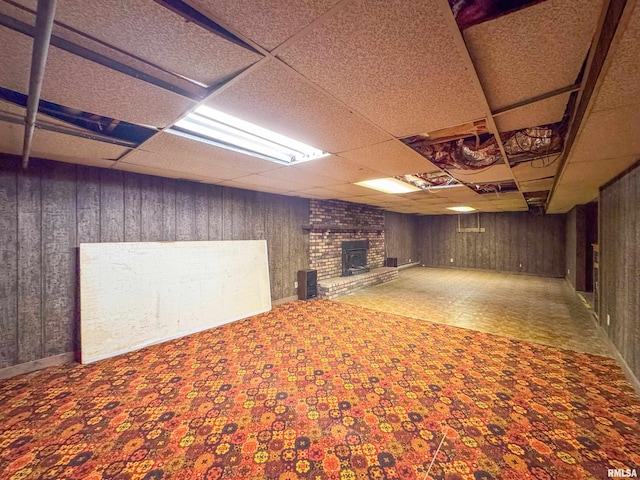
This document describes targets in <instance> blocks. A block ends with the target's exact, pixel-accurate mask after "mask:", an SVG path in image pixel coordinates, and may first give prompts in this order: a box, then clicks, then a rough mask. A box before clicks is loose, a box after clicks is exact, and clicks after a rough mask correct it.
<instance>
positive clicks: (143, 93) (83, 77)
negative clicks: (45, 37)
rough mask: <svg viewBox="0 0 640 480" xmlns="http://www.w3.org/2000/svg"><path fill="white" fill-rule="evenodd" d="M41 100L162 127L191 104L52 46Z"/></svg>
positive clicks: (170, 93)
mask: <svg viewBox="0 0 640 480" xmlns="http://www.w3.org/2000/svg"><path fill="white" fill-rule="evenodd" d="M42 99H43V100H47V101H50V102H54V103H58V104H60V105H64V106H67V107H70V108H75V109H78V110H83V111H85V112H90V113H95V114H97V115H103V116H106V117H111V118H115V119H117V120H125V121H127V122H131V123H138V124H141V125H150V126H154V127H165V126H167V125H169V124H170V123H172V122H173V121H175V120H177V119H178V117H179V116H180V115H181V114H182V113H183V112H185V111H186V110H187V109H189V108H190V107H192V106H193V105H194V102H192V101H191V100H188V99H186V98H184V97H181V96H179V95H176V94H175V93H172V92H169V91H167V90H164V89H161V88H159V87H156V86H154V85H151V84H149V83H145V82H143V81H141V80H137V79H135V78H133V77H130V76H128V75H124V74H122V73H119V72H116V71H115V70H111V69H109V68H107V67H104V66H102V65H99V64H97V63H94V62H91V61H89V60H85V59H84V58H81V57H78V56H76V55H73V54H71V53H68V52H65V51H64V50H60V49H58V48H56V47H51V48H50V49H49V57H48V59H47V67H46V70H45V77H44V82H43V85H42Z"/></svg>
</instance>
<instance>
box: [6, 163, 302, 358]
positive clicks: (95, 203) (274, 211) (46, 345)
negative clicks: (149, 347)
mask: <svg viewBox="0 0 640 480" xmlns="http://www.w3.org/2000/svg"><path fill="white" fill-rule="evenodd" d="M5 158H8V159H9V161H6V160H5ZM0 165H1V167H0V268H2V272H1V274H0V295H1V296H0V329H1V331H2V335H1V336H0V368H3V367H7V366H13V365H17V364H19V363H22V362H27V361H31V360H37V359H40V358H44V357H48V356H51V355H57V354H59V353H64V352H69V351H71V350H72V349H73V346H74V343H73V342H74V340H75V338H74V325H75V321H76V315H75V313H76V302H77V299H76V292H77V271H76V247H77V245H78V244H79V243H80V242H99V241H110V242H113V241H162V240H175V239H176V238H177V237H180V238H183V239H186V240H197V239H200V240H206V239H211V240H222V239H223V238H225V239H241V238H242V239H266V240H267V246H268V249H269V265H270V281H271V286H272V288H271V295H272V298H273V299H274V300H277V299H280V298H285V297H288V296H292V295H294V294H295V289H294V286H293V282H294V281H295V280H296V278H295V276H296V272H297V271H298V270H301V269H305V268H308V248H309V244H308V236H307V235H305V234H304V233H303V230H302V226H303V225H305V224H308V223H309V201H308V200H306V199H299V198H293V197H285V196H278V195H271V194H266V193H257V192H248V191H244V190H237V189H231V188H226V187H219V186H211V185H202V184H197V183H188V182H182V181H177V180H173V179H162V178H158V177H151V176H146V175H137V174H130V173H123V172H118V171H110V170H101V169H96V168H92V167H83V166H73V165H68V164H63V163H56V162H48V161H39V160H37V159H36V160H33V161H32V163H31V165H30V168H29V170H28V171H27V172H22V171H21V169H20V164H19V159H18V158H17V157H7V156H2V163H0ZM18 186H19V187H20V188H19V189H18V188H17V187H18Z"/></svg>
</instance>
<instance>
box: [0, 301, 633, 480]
mask: <svg viewBox="0 0 640 480" xmlns="http://www.w3.org/2000/svg"><path fill="white" fill-rule="evenodd" d="M639 418H640V398H638V397H637V396H635V394H634V393H633V392H632V390H631V387H630V386H629V384H628V383H627V382H626V380H625V379H624V377H623V375H622V372H621V370H620V368H619V367H618V366H617V365H616V363H615V362H614V361H613V360H611V359H607V358H602V357H597V356H592V355H587V354H578V353H574V352H570V351H565V350H560V349H555V348H551V347H546V346H543V345H537V344H533V343H527V342H520V341H515V340H510V339H507V338H503V337H498V336H493V335H488V334H483V333H476V332H473V331H470V330H465V329H460V328H456V327H451V326H446V325H439V324H432V323H429V322H425V321H423V320H416V319H411V318H405V317H400V316H397V315H392V314H388V313H382V312H376V311H373V310H367V309H363V308H359V307H354V306H349V305H344V304H339V303H334V302H330V301H322V300H318V301H312V302H294V303H290V304H286V305H282V306H279V307H275V308H274V309H273V310H272V311H271V312H269V313H266V314H262V315H258V316H255V317H252V318H248V319H245V320H241V321H239V322H236V323H233V324H229V325H225V326H222V327H219V328H215V329H212V330H209V331H206V332H202V333H198V334H195V335H191V336H189V337H185V338H182V339H178V340H175V341H171V342H167V343H164V344H162V345H156V346H153V347H149V348H145V349H143V350H140V351H137V352H134V353H130V354H127V355H122V356H119V357H116V358H113V359H109V360H105V361H101V362H98V363H95V364H92V365H67V366H63V367H57V368H51V369H48V370H45V371H42V372H39V373H37V374H32V375H28V376H22V377H16V378H13V379H10V380H7V381H4V382H3V383H2V384H1V385H0V478H3V479H23V478H45V479H46V478H51V479H67V478H69V479H160V478H172V479H180V478H181V479H197V478H204V479H209V480H215V479H223V478H224V479H231V478H233V479H288V480H293V479H299V478H300V479H307V478H308V479H318V480H323V479H335V480H357V479H389V480H390V479H399V480H409V479H418V480H423V479H424V478H432V479H446V480H459V479H470V480H489V479H514V480H515V479H518V480H521V479H529V478H531V479H539V480H543V479H567V480H577V479H598V480H601V479H604V478H607V469H609V468H620V469H627V468H638V466H640V426H639V424H638V422H639V420H638V419H639ZM443 432H444V434H446V437H445V438H444V441H443ZM439 446H440V447H441V448H440V449H439V450H438V447H439ZM436 452H437V455H436ZM434 455H435V458H434ZM430 465H431V470H430V471H429V474H428V475H427V470H428V469H429V466H430Z"/></svg>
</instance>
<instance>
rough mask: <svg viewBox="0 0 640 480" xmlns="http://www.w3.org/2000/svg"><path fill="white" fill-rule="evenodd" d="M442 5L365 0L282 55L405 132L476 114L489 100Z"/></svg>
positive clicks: (372, 115) (426, 0)
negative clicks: (476, 85)
mask: <svg viewBox="0 0 640 480" xmlns="http://www.w3.org/2000/svg"><path fill="white" fill-rule="evenodd" d="M441 5H442V2H437V1H436V0H424V1H421V2H415V1H410V0H358V1H355V2H353V3H350V4H347V5H346V6H345V7H344V8H343V9H342V10H340V11H339V12H338V13H337V14H336V15H334V16H333V17H331V18H330V19H328V20H327V21H326V22H325V23H324V24H323V25H322V26H321V27H318V28H315V29H313V30H312V31H310V32H309V33H308V34H307V35H305V36H304V37H302V38H301V39H300V40H298V41H296V42H295V43H294V44H293V45H292V46H290V47H289V48H287V49H286V50H284V52H282V53H281V54H280V55H279V56H280V57H281V58H283V59H284V61H285V62H286V63H288V64H289V65H291V66H293V68H295V69H296V70H297V71H299V72H300V73H302V74H303V75H304V76H306V77H307V78H309V79H310V80H312V81H313V82H315V83H317V84H318V85H319V86H320V87H322V88H323V89H324V90H326V91H327V92H329V93H330V94H332V95H335V96H336V97H337V98H339V99H340V100H342V101H343V102H345V103H346V104H347V105H349V106H350V107H352V108H354V109H355V110H356V111H358V112H359V113H361V114H363V115H364V116H365V117H367V118H369V119H370V120H372V121H373V122H374V123H376V124H377V125H380V126H381V127H382V128H383V129H385V130H386V131H388V132H389V133H391V134H393V135H394V136H397V137H402V136H407V135H414V134H418V133H424V132H429V131H433V130H439V129H442V128H445V127H450V126H452V125H459V124H462V123H466V122H469V121H472V120H476V119H478V118H480V117H482V116H484V115H485V109H484V101H483V98H482V96H481V95H480V94H479V92H478V91H477V90H476V88H475V86H474V82H473V75H474V74H473V72H470V71H469V70H468V69H467V67H466V64H465V62H464V56H463V55H462V53H461V52H460V51H459V50H458V48H459V47H458V45H457V43H456V41H455V40H454V37H453V35H452V33H451V31H450V27H449V25H448V23H447V21H446V17H445V14H446V15H451V12H450V11H448V8H447V12H443V11H442V10H441V9H440V6H441Z"/></svg>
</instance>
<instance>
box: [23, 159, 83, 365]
mask: <svg viewBox="0 0 640 480" xmlns="http://www.w3.org/2000/svg"><path fill="white" fill-rule="evenodd" d="M76 229H77V219H76V167H75V165H68V164H63V163H54V164H52V165H51V166H50V168H48V169H47V170H45V171H44V172H43V178H42V260H43V273H42V274H43V279H44V282H43V283H44V292H43V294H44V295H43V299H42V315H43V322H44V332H43V339H44V356H45V357H50V356H52V355H58V354H61V353H64V352H69V351H71V350H73V342H74V332H73V330H74V329H73V320H74V316H75V308H76V307H75V302H76V285H77V283H76V250H75V248H76V245H77V243H76V233H77V230H76ZM22 268H24V265H23V264H22V263H21V264H20V265H19V269H22Z"/></svg>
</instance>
